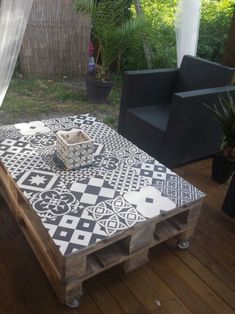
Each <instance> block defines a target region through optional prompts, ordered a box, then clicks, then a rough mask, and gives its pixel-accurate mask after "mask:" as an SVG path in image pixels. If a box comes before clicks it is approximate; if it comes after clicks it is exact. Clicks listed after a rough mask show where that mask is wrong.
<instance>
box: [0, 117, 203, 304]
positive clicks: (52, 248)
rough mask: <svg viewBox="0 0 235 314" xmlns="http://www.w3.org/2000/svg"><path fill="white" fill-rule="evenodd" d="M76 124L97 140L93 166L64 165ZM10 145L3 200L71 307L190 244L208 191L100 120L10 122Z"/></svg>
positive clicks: (0, 140) (0, 168)
mask: <svg viewBox="0 0 235 314" xmlns="http://www.w3.org/2000/svg"><path fill="white" fill-rule="evenodd" d="M71 128H81V129H83V130H84V131H85V132H86V133H87V134H89V136H90V137H91V138H93V139H94V140H95V147H96V151H95V156H94V163H93V165H92V166H90V167H85V168H81V169H79V170H76V171H67V170H66V169H61V168H60V166H59V165H58V164H57V163H56V161H55V160H54V157H53V156H54V151H55V132H56V131H57V130H58V129H71ZM9 130H10V131H9ZM0 146H1V150H0V191H1V194H2V197H3V198H4V201H5V202H6V203H7V205H8V207H9V210H10V211H11V212H12V214H13V216H14V217H15V219H16V221H17V222H18V224H19V226H20V228H21V230H22V231H23V233H24V235H25V237H26V239H27V241H28V242H29V244H30V246H31V248H32V250H33V251H34V253H35V255H36V256H37V258H38V260H39V262H40V264H41V266H42V268H43V270H44V272H45V274H46V275H47V277H48V279H49V281H50V283H51V285H52V286H53V288H54V290H55V292H56V294H57V296H58V298H59V300H60V302H61V303H63V304H66V305H68V306H69V307H71V308H74V307H77V306H79V303H80V298H81V296H82V285H83V282H84V281H85V280H87V279H88V278H90V277H92V276H94V275H96V274H98V273H100V272H103V271H104V270H106V269H108V268H111V267H113V266H115V265H118V264H123V267H124V270H125V272H129V271H132V270H134V269H135V268H137V267H139V266H141V265H143V264H144V263H146V262H147V261H148V252H149V249H150V248H151V247H153V246H155V245H157V244H159V243H161V242H163V241H166V240H167V239H169V238H172V237H177V238H178V247H180V248H182V249H185V248H187V247H188V245H189V242H188V240H189V239H190V237H191V236H192V234H193V232H194V229H195V226H196V224H197V220H198V218H199V215H200V208H201V205H202V201H203V198H204V196H205V195H204V194H203V193H202V192H201V191H199V190H198V189H197V188H195V187H194V186H192V185H191V184H190V183H188V182H186V181H185V180H184V179H182V178H180V177H179V176H177V175H176V174H175V173H173V172H172V171H171V170H169V169H167V168H166V167H165V166H163V165H161V164H160V163H159V162H157V161H156V160H154V159H153V158H151V157H150V156H148V155H147V154H146V153H144V152H143V151H141V150H139V149H138V148H137V147H136V146H134V145H133V144H132V143H131V142H129V141H127V140H126V139H124V138H123V137H121V136H120V135H118V134H117V133H116V132H115V131H114V130H112V129H110V128H109V127H107V126H106V125H104V124H103V123H101V122H98V121H96V119H95V118H94V117H92V116H90V115H82V116H75V117H68V118H60V119H51V120H47V121H43V122H41V121H40V122H39V121H37V122H33V123H29V124H18V125H15V126H6V127H3V128H2V129H1V130H0Z"/></svg>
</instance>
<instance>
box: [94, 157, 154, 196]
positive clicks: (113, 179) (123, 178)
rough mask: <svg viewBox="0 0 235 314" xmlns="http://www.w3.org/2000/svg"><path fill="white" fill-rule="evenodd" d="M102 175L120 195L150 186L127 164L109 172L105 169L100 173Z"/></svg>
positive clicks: (121, 164) (122, 164)
mask: <svg viewBox="0 0 235 314" xmlns="http://www.w3.org/2000/svg"><path fill="white" fill-rule="evenodd" d="M99 174H100V175H102V177H103V178H104V180H106V181H107V182H108V183H109V184H110V185H112V186H113V187H114V189H115V190H116V191H118V192H119V193H120V194H123V193H125V192H130V191H133V190H139V189H140V188H141V187H144V186H146V185H148V180H146V178H144V177H142V176H140V175H138V174H137V173H136V172H135V170H133V169H132V168H130V167H129V166H127V165H126V164H125V163H120V166H119V167H118V168H117V169H113V170H109V171H107V169H105V168H103V169H101V171H100V172H99Z"/></svg>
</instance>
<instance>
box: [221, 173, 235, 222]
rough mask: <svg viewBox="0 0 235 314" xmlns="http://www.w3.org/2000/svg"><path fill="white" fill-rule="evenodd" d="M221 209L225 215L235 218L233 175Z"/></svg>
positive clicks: (234, 182) (234, 180)
mask: <svg viewBox="0 0 235 314" xmlns="http://www.w3.org/2000/svg"><path fill="white" fill-rule="evenodd" d="M222 209H223V211H224V212H225V213H226V214H227V215H229V216H231V217H235V173H234V175H233V178H232V180H231V183H230V186H229V189H228V192H227V194H226V197H225V199H224V203H223V207H222Z"/></svg>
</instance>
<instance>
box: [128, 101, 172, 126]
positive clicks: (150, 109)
mask: <svg viewBox="0 0 235 314" xmlns="http://www.w3.org/2000/svg"><path fill="white" fill-rule="evenodd" d="M170 107H171V104H170V103H165V104H158V105H154V106H144V107H136V108H131V109H127V111H128V113H129V114H131V115H134V116H136V117H137V118H139V119H141V120H143V121H145V122H147V123H148V124H150V125H152V126H153V127H154V128H157V129H159V130H161V131H162V132H166V129H167V123H168V118H169V115H170Z"/></svg>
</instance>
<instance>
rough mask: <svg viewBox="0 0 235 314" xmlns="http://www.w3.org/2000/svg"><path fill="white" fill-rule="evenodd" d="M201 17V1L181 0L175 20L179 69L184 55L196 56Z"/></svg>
mask: <svg viewBox="0 0 235 314" xmlns="http://www.w3.org/2000/svg"><path fill="white" fill-rule="evenodd" d="M200 15H201V0H179V4H178V8H177V11H176V18H175V27H176V47H177V65H178V67H179V66H180V64H181V61H182V59H183V56H184V55H191V56H196V53H197V42H198V35H199V27H200Z"/></svg>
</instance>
